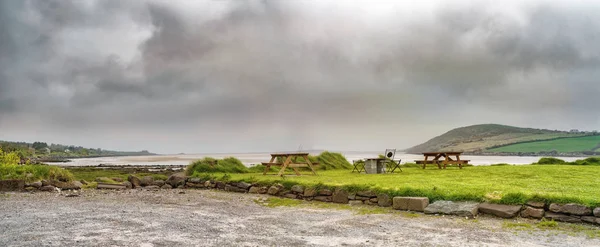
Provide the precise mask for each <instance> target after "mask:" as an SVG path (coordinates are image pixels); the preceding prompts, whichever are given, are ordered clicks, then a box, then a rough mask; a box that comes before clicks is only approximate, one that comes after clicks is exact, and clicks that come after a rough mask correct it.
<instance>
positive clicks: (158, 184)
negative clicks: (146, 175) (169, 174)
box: [152, 179, 165, 187]
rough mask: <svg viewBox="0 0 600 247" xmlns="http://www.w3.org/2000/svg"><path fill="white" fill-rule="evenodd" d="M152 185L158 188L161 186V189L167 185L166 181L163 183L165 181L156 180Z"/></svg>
mask: <svg viewBox="0 0 600 247" xmlns="http://www.w3.org/2000/svg"><path fill="white" fill-rule="evenodd" d="M152 185H156V186H159V187H160V186H163V185H165V181H163V180H160V179H158V180H154V183H152Z"/></svg>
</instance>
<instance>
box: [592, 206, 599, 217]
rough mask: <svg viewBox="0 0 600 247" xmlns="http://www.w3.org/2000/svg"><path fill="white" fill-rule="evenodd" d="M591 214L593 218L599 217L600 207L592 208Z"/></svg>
mask: <svg viewBox="0 0 600 247" xmlns="http://www.w3.org/2000/svg"><path fill="white" fill-rule="evenodd" d="M593 213H594V216H596V217H600V207H599V208H594V211H593Z"/></svg>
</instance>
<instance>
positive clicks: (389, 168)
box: [385, 149, 402, 173]
mask: <svg viewBox="0 0 600 247" xmlns="http://www.w3.org/2000/svg"><path fill="white" fill-rule="evenodd" d="M395 156H396V149H386V150H385V157H386V158H388V160H387V162H386V169H385V170H386V173H393V172H394V171H395V170H396V169H400V172H402V168H400V162H401V161H402V160H401V159H399V160H398V163H396V161H395V160H394V157H395Z"/></svg>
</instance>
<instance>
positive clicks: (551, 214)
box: [544, 212, 581, 223]
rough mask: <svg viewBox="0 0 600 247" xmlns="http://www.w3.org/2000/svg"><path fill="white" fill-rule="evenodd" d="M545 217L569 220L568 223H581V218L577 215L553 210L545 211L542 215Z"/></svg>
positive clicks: (563, 220)
mask: <svg viewBox="0 0 600 247" xmlns="http://www.w3.org/2000/svg"><path fill="white" fill-rule="evenodd" d="M544 218H546V219H550V220H555V221H561V222H569V223H581V218H579V217H578V216H570V215H566V214H558V213H554V212H546V215H545V216H544Z"/></svg>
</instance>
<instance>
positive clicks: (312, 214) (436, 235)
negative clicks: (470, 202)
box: [0, 190, 600, 246]
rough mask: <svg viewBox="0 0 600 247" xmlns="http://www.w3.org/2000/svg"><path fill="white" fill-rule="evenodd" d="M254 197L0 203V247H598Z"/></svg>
mask: <svg viewBox="0 0 600 247" xmlns="http://www.w3.org/2000/svg"><path fill="white" fill-rule="evenodd" d="M180 193H184V194H180ZM264 197H266V196H264V195H252V194H238V193H227V192H218V191H207V190H185V191H181V190H164V191H142V190H128V191H96V190H89V191H84V192H83V193H82V194H81V195H80V196H78V197H66V196H65V195H64V194H59V193H36V194H28V193H7V194H0V219H1V221H0V246H600V240H598V239H590V238H588V237H586V235H585V234H583V233H579V232H572V233H568V234H565V232H564V231H562V232H561V231H542V230H526V231H518V230H513V229H505V228H502V223H503V222H504V221H503V220H500V219H496V218H491V217H479V218H478V219H477V220H467V219H464V218H460V217H442V216H429V215H422V214H403V213H395V214H370V215H357V214H356V211H353V210H341V209H317V208H314V207H279V208H267V207H264V206H260V205H258V204H256V203H254V199H257V198H264Z"/></svg>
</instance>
